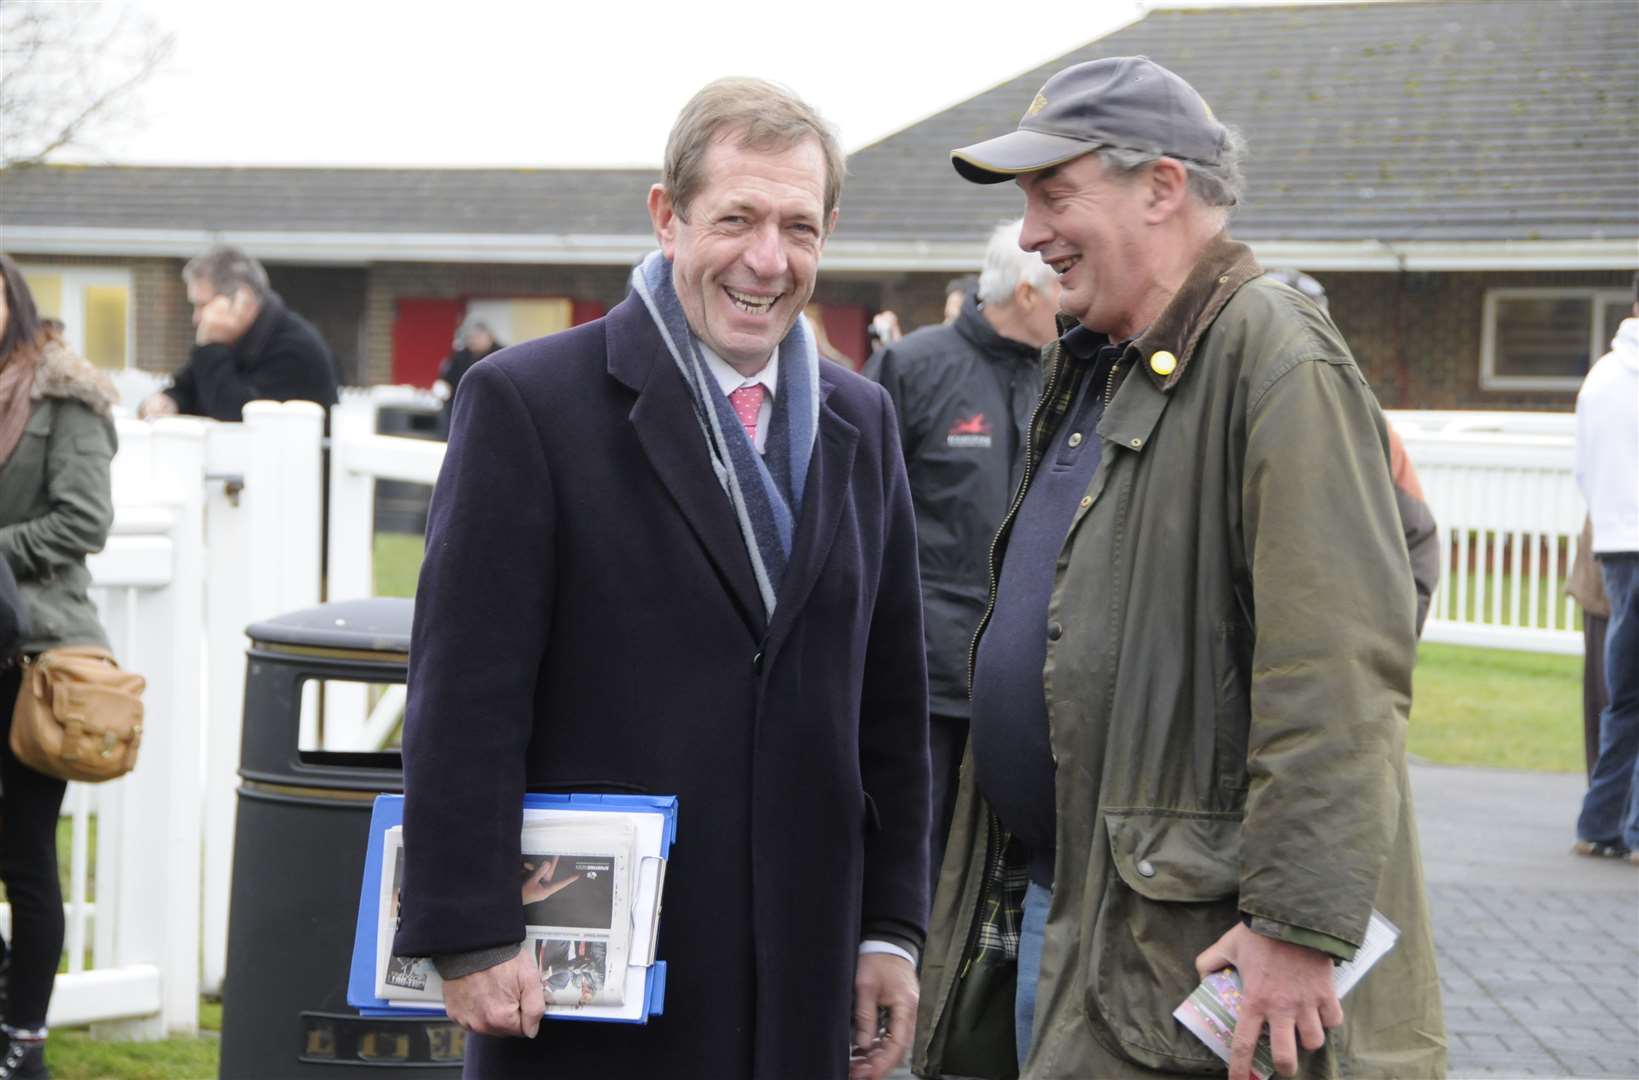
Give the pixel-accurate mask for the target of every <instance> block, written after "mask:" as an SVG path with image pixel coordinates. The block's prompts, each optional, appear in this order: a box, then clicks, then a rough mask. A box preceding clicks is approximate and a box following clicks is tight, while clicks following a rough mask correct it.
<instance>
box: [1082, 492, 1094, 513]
mask: <svg viewBox="0 0 1639 1080" xmlns="http://www.w3.org/2000/svg"><path fill="white" fill-rule="evenodd" d="M1091 505H1093V497H1092V496H1091V495H1083V496H1082V497H1081V508H1082V509H1083V510H1085V509H1087V508H1088V507H1089V506H1091Z"/></svg>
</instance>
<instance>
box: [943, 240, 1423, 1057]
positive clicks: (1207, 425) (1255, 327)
mask: <svg viewBox="0 0 1639 1080" xmlns="http://www.w3.org/2000/svg"><path fill="white" fill-rule="evenodd" d="M1261 273H1262V271H1261V268H1260V267H1259V266H1258V264H1257V262H1256V260H1254V259H1253V257H1252V255H1251V252H1250V251H1249V250H1248V249H1247V248H1246V247H1244V246H1243V245H1240V244H1237V243H1233V242H1232V241H1230V240H1229V239H1228V238H1227V237H1220V238H1218V239H1217V240H1216V241H1215V242H1213V243H1212V244H1211V245H1210V246H1209V247H1208V248H1207V249H1206V250H1205V252H1203V254H1202V256H1201V258H1200V259H1199V261H1198V262H1197V263H1196V266H1195V267H1194V269H1193V270H1192V271H1191V273H1190V276H1189V278H1188V280H1187V281H1186V282H1185V283H1184V285H1183V286H1182V288H1181V289H1180V290H1179V291H1178V293H1177V294H1176V295H1175V296H1174V297H1173V298H1172V300H1171V302H1170V303H1169V304H1168V305H1167V307H1166V309H1165V310H1164V311H1163V312H1162V313H1161V315H1160V316H1159V317H1157V318H1156V320H1155V321H1154V322H1153V323H1152V324H1151V325H1150V326H1149V328H1148V329H1147V330H1145V331H1144V332H1143V333H1142V334H1141V335H1140V336H1139V337H1138V338H1137V339H1136V340H1135V341H1133V342H1132V343H1130V344H1129V345H1128V347H1127V349H1126V351H1125V353H1124V354H1123V357H1122V361H1121V368H1120V370H1121V371H1122V372H1124V376H1122V377H1120V378H1119V379H1118V381H1117V382H1116V384H1115V385H1116V389H1115V392H1114V397H1113V398H1112V399H1111V401H1110V404H1109V406H1108V407H1107V408H1106V410H1105V412H1104V415H1103V418H1102V419H1101V420H1100V421H1099V424H1098V429H1097V431H1098V437H1099V439H1100V440H1101V447H1102V454H1101V457H1100V459H1099V465H1098V469H1097V471H1096V472H1095V473H1094V474H1093V478H1092V480H1091V482H1090V483H1089V485H1088V488H1087V492H1086V494H1085V495H1084V496H1083V500H1082V502H1081V504H1080V508H1079V509H1078V510H1077V512H1076V515H1075V518H1074V519H1073V521H1072V524H1071V526H1070V529H1069V532H1068V535H1067V536H1066V537H1065V541H1064V548H1063V551H1062V552H1061V554H1060V556H1059V561H1058V565H1057V570H1056V573H1055V578H1054V589H1053V597H1052V601H1051V606H1050V608H1049V616H1048V617H1049V620H1050V621H1049V624H1048V628H1047V638H1048V643H1047V657H1046V662H1045V664H1044V667H1043V670H1042V685H1043V689H1044V691H1045V694H1046V698H1047V704H1048V723H1049V727H1050V732H1051V739H1052V747H1053V756H1054V762H1055V766H1056V785H1055V800H1056V803H1055V806H1056V810H1057V830H1058V833H1057V848H1056V850H1057V864H1056V867H1055V873H1054V882H1055V884H1054V888H1053V902H1052V906H1051V910H1050V911H1049V913H1048V917H1047V926H1046V941H1047V949H1046V951H1045V952H1044V954H1043V960H1042V970H1041V982H1040V986H1039V989H1038V993H1037V999H1036V1000H1037V1011H1036V1020H1035V1038H1034V1041H1033V1043H1032V1046H1031V1054H1030V1060H1029V1061H1028V1062H1026V1063H1025V1071H1024V1075H1025V1077H1026V1078H1027V1080H1081V1078H1084V1077H1089V1076H1097V1077H1100V1078H1112V1080H1113V1078H1121V1077H1126V1078H1146V1080H1148V1078H1154V1077H1157V1076H1169V1077H1170V1076H1181V1075H1190V1074H1197V1073H1203V1072H1205V1073H1221V1070H1222V1068H1223V1066H1222V1064H1221V1063H1220V1062H1219V1061H1218V1059H1217V1058H1215V1057H1214V1056H1213V1055H1212V1053H1211V1051H1209V1050H1208V1049H1207V1048H1206V1047H1205V1046H1204V1045H1203V1044H1202V1043H1201V1042H1199V1041H1198V1040H1197V1039H1196V1038H1195V1037H1194V1036H1193V1035H1191V1034H1190V1033H1189V1032H1188V1031H1187V1030H1186V1029H1184V1028H1183V1027H1182V1026H1181V1025H1179V1024H1178V1023H1177V1022H1176V1021H1175V1020H1174V1019H1173V1017H1172V1010H1173V1008H1175V1007H1176V1006H1177V1005H1178V1004H1179V1002H1181V1001H1183V999H1184V997H1185V996H1186V995H1187V994H1188V993H1189V992H1190V990H1191V989H1192V988H1193V987H1194V986H1195V984H1196V982H1197V978H1198V977H1197V975H1196V973H1195V968H1194V960H1195V957H1196V955H1197V954H1198V953H1199V952H1201V951H1202V950H1203V949H1205V948H1206V947H1207V946H1209V945H1211V944H1212V943H1213V942H1214V941H1215V940H1217V939H1218V937H1219V936H1221V935H1222V934H1223V933H1224V932H1225V931H1227V930H1228V929H1229V928H1230V927H1231V926H1233V925H1234V923H1235V921H1236V920H1237V919H1238V918H1241V917H1243V916H1245V917H1249V918H1251V919H1252V928H1253V929H1254V930H1255V931H1258V932H1260V933H1265V934H1268V935H1270V936H1274V937H1279V938H1281V939H1283V940H1286V941H1290V942H1293V943H1297V944H1302V945H1305V946H1309V947H1313V948H1318V949H1321V950H1323V951H1326V952H1329V953H1331V954H1333V955H1335V956H1338V957H1340V958H1348V957H1350V956H1352V955H1353V953H1354V950H1355V949H1356V948H1357V947H1358V946H1359V944H1360V942H1361V940H1362V937H1363V934H1364V931H1365V927H1366V923H1367V920H1368V917H1369V915H1370V913H1371V911H1372V909H1373V908H1374V907H1375V908H1377V909H1378V910H1379V911H1381V912H1382V913H1383V914H1384V915H1385V916H1386V917H1387V918H1388V919H1389V921H1390V922H1392V923H1393V924H1395V925H1396V926H1397V927H1399V929H1400V932H1401V936H1400V938H1399V941H1398V944H1397V945H1396V946H1395V948H1394V950H1393V951H1392V952H1390V953H1389V954H1388V955H1387V956H1386V957H1384V958H1383V959H1382V960H1381V961H1380V962H1379V963H1378V965H1377V966H1376V967H1375V968H1373V969H1372V971H1371V973H1370V974H1369V975H1368V976H1367V977H1366V978H1365V979H1364V980H1363V981H1362V982H1361V983H1360V985H1359V986H1357V987H1355V989H1354V990H1353V991H1352V992H1351V993H1350V995H1349V997H1348V998H1347V999H1346V1000H1345V1001H1344V1002H1343V1012H1344V1017H1345V1021H1344V1025H1343V1027H1341V1028H1339V1029H1337V1030H1336V1031H1334V1032H1332V1033H1330V1034H1329V1035H1328V1037H1327V1041H1326V1047H1325V1048H1324V1050H1322V1051H1320V1052H1317V1053H1313V1054H1307V1053H1306V1054H1303V1055H1301V1058H1300V1062H1301V1068H1300V1072H1301V1075H1303V1076H1304V1077H1336V1076H1340V1075H1341V1076H1350V1077H1360V1078H1365V1077H1376V1078H1382V1080H1389V1078H1401V1077H1437V1076H1440V1075H1443V1073H1444V1071H1445V1039H1444V1026H1443V1020H1442V1014H1441V1006H1440V984H1439V978H1438V975H1437V972H1436V970H1435V961H1434V941H1433V935H1432V932H1431V929H1430V923H1429V913H1428V904H1427V900H1426V897H1425V895H1424V890H1423V880H1422V864H1421V860H1420V857H1419V854H1418V844H1417V828H1416V821H1415V819H1414V818H1413V815H1412V806H1411V785H1410V781H1409V779H1408V776H1407V772H1406V762H1405V736H1406V721H1407V715H1408V713H1409V711H1410V705H1411V671H1412V664H1413V661H1414V658H1415V655H1416V603H1417V593H1416V586H1415V584H1414V582H1413V578H1412V573H1411V567H1410V565H1409V561H1408V558H1407V553H1406V543H1405V540H1404V538H1403V535H1402V532H1401V523H1400V521H1399V518H1398V515H1397V513H1396V508H1395V498H1394V485H1393V482H1392V480H1391V477H1390V471H1389V445H1388V430H1387V425H1386V424H1385V422H1384V420H1383V415H1382V413H1381V411H1380V410H1379V409H1378V406H1377V401H1376V399H1375V398H1374V397H1373V396H1372V393H1371V389H1370V387H1369V386H1367V384H1366V380H1365V378H1364V376H1363V375H1362V374H1361V372H1360V369H1359V368H1358V367H1357V366H1356V365H1355V362H1354V360H1353V358H1352V357H1351V356H1350V354H1349V351H1348V347H1347V346H1346V345H1345V344H1344V342H1343V340H1342V338H1341V337H1339V336H1338V334H1337V330H1336V328H1335V327H1334V326H1333V325H1332V324H1331V322H1330V321H1329V320H1327V319H1326V318H1325V316H1324V315H1322V314H1321V313H1320V311H1319V310H1318V309H1317V308H1315V306H1314V305H1313V304H1309V303H1307V302H1304V301H1302V299H1301V297H1299V296H1298V295H1297V294H1296V293H1294V292H1293V291H1292V290H1290V289H1287V288H1285V287H1284V286H1281V285H1278V284H1276V283H1275V282H1272V281H1269V280H1268V279H1265V278H1262V277H1261ZM1090 366H1091V365H1090V364H1087V363H1085V362H1083V361H1079V360H1077V359H1075V358H1073V357H1072V356H1071V354H1070V353H1069V351H1068V350H1066V349H1065V348H1064V347H1063V345H1062V344H1060V345H1057V346H1054V347H1053V348H1052V349H1051V350H1050V352H1049V355H1048V360H1047V371H1046V375H1045V381H1046V389H1045V390H1044V392H1043V398H1042V405H1041V406H1040V408H1039V409H1038V411H1037V414H1036V418H1035V419H1034V420H1033V421H1032V429H1031V437H1030V450H1029V452H1028V456H1032V457H1036V456H1039V455H1040V454H1041V453H1042V448H1043V447H1046V446H1048V445H1050V443H1051V440H1052V436H1053V434H1054V431H1055V430H1056V428H1057V426H1058V424H1059V422H1060V421H1061V419H1062V416H1063V414H1064V412H1065V411H1066V409H1067V408H1068V403H1069V401H1070V400H1072V399H1073V397H1074V394H1075V390H1076V387H1077V386H1078V385H1079V384H1081V382H1082V381H1083V380H1085V379H1086V378H1088V377H1089V376H1088V370H1089V369H1090ZM1030 480H1031V474H1030V472H1029V471H1027V473H1026V476H1025V480H1024V489H1026V490H1027V489H1028V487H1029V484H1030ZM1020 498H1021V499H1022V492H1021V496H1020ZM1018 501H1019V500H1015V503H1014V505H1015V507H1016V506H1017V505H1018ZM1007 531H1008V525H1007V524H1005V523H1004V525H1003V526H1002V529H1001V532H1000V534H999V536H998V540H997V549H998V552H1001V551H1004V550H1005V545H1006V543H1007ZM998 557H999V555H998ZM980 632H981V633H983V632H984V631H983V629H982V628H981V631H980ZM962 777H963V781H964V783H963V789H962V791H961V793H960V794H959V796H958V799H957V804H956V812H955V818H954V822H953V825H952V829H951V835H950V840H949V843H948V847H947V849H946V855H945V860H944V867H943V870H942V873H941V878H940V882H939V891H938V895H937V897H936V899H935V902H934V909H933V926H932V930H931V932H930V934H929V940H928V948H927V952H926V955H925V958H924V966H923V989H922V1002H921V1010H920V1013H919V1017H918V1031H917V1046H916V1062H915V1070H916V1072H917V1074H918V1075H921V1076H941V1075H962V1076H983V1077H1005V1076H1009V1075H1011V1070H1012V1067H1013V1062H1012V1058H1013V1050H1012V1041H1013V1034H1012V1023H1011V1014H1010V1013H1007V1014H1005V1015H1000V1016H998V1017H997V1020H998V1021H999V1022H997V1023H995V1024H994V1026H987V1025H984V1024H981V1023H976V1022H975V1021H974V1018H975V1017H976V1016H980V1015H982V1014H983V1012H984V1010H983V1009H982V1008H980V1006H979V1001H980V993H979V992H980V991H981V989H982V987H981V986H980V985H979V983H978V981H976V979H975V976H982V975H991V976H995V977H996V978H995V979H994V980H993V982H992V985H991V986H990V990H991V992H992V993H993V994H994V995H995V996H996V997H997V998H1000V999H1003V1000H1011V996H1012V981H1011V969H1009V968H1006V967H1005V966H1001V965H996V964H993V963H987V962H986V960H985V958H984V957H983V956H981V955H979V953H978V951H977V950H975V948H974V947H973V945H974V941H975V937H974V929H975V927H976V926H977V922H978V920H979V919H980V918H981V917H983V916H984V915H985V913H987V912H991V911H993V910H994V908H993V907H992V906H991V904H990V900H991V899H992V898H993V897H994V896H995V895H996V892H995V890H994V888H993V886H994V883H995V882H996V880H997V874H996V864H995V861H994V860H993V858H992V856H993V855H994V853H995V848H996V846H997V844H996V842H997V839H998V837H997V833H996V826H995V823H994V818H993V815H991V814H990V813H989V811H988V809H987V808H986V807H985V805H984V802H983V800H982V799H981V798H980V797H979V796H978V793H977V791H976V789H975V787H974V785H973V783H972V770H971V768H964V769H963V771H962Z"/></svg>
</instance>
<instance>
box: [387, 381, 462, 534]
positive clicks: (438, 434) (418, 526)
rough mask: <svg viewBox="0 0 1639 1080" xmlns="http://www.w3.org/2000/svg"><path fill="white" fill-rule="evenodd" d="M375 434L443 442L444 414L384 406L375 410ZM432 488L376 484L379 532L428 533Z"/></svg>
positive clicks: (431, 408) (430, 407)
mask: <svg viewBox="0 0 1639 1080" xmlns="http://www.w3.org/2000/svg"><path fill="white" fill-rule="evenodd" d="M376 434H377V435H397V436H399V437H400V438H404V439H443V438H445V437H446V435H445V432H444V411H443V409H441V408H440V407H439V406H437V405H435V404H431V403H429V404H403V405H383V406H381V407H380V408H379V409H377V410H376ZM431 502H432V488H431V487H429V486H427V485H426V484H412V483H409V482H408V481H404V480H377V481H376V532H378V533H382V532H387V533H407V534H409V535H411V536H420V535H421V534H422V533H425V532H426V531H427V506H428V504H429V503H431Z"/></svg>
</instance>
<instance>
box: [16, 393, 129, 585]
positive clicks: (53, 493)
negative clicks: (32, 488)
mask: <svg viewBox="0 0 1639 1080" xmlns="http://www.w3.org/2000/svg"><path fill="white" fill-rule="evenodd" d="M53 407H54V409H55V411H54V413H53V415H52V418H51V434H50V435H49V436H48V438H47V441H46V461H45V486H46V502H47V509H46V512H45V513H44V514H41V515H40V516H39V517H37V518H32V519H30V520H28V521H19V522H16V523H15V524H11V525H6V526H4V527H0V553H4V555H5V557H6V561H7V562H8V563H10V564H11V568H12V570H13V571H14V572H15V573H16V575H17V577H18V579H19V580H39V579H40V578H44V577H48V576H50V574H51V572H52V570H53V569H54V568H56V567H58V566H66V565H67V564H69V563H73V562H78V561H79V560H80V559H81V558H83V557H84V556H85V555H87V554H89V553H91V552H95V551H101V550H102V548H103V545H104V544H106V543H107V542H108V530H109V529H110V528H111V527H112V526H113V524H114V498H113V493H112V488H111V486H110V482H109V462H111V461H112V460H113V458H114V425H113V424H112V423H110V422H109V421H108V420H106V419H104V418H103V417H100V416H98V415H97V414H96V413H94V412H92V411H91V410H90V409H89V408H87V407H86V406H84V405H81V404H79V403H78V402H72V401H57V402H55V404H54V406H53Z"/></svg>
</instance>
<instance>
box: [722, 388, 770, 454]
mask: <svg viewBox="0 0 1639 1080" xmlns="http://www.w3.org/2000/svg"><path fill="white" fill-rule="evenodd" d="M765 392H766V388H765V387H764V386H763V384H762V383H748V384H746V385H745V386H742V387H740V388H739V389H738V390H735V391H732V392H731V393H730V394H729V395H728V403H729V404H730V405H732V406H734V415H735V416H738V417H739V418H740V423H742V424H744V425H745V429H746V438H748V439H750V440H751V445H752V446H756V445H757V413H758V412H759V411H760V410H761V409H762V407H763V394H764V393H765Z"/></svg>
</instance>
